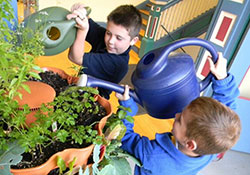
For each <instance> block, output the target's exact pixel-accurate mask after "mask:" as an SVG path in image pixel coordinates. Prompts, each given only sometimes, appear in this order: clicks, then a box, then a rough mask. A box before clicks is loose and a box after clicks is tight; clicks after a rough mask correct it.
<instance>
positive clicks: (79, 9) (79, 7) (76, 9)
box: [66, 3, 89, 30]
mask: <svg viewBox="0 0 250 175" xmlns="http://www.w3.org/2000/svg"><path fill="white" fill-rule="evenodd" d="M71 12H72V13H71V14H68V15H67V16H66V17H67V19H68V20H70V19H75V20H76V23H77V24H76V27H78V28H79V29H81V30H88V29H89V23H88V18H87V11H86V9H85V5H83V4H80V3H76V4H74V5H73V6H72V7H71Z"/></svg>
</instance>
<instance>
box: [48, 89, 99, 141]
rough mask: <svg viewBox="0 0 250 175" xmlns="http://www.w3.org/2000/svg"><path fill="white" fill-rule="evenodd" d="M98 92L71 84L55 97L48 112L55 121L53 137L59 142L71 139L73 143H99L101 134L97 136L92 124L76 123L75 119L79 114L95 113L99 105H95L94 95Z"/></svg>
mask: <svg viewBox="0 0 250 175" xmlns="http://www.w3.org/2000/svg"><path fill="white" fill-rule="evenodd" d="M97 94H98V90H97V89H95V88H90V87H77V86H71V87H69V88H68V89H66V90H65V91H64V92H62V93H60V95H59V96H58V97H57V98H55V100H54V101H53V102H52V103H51V106H54V107H55V110H54V111H53V112H51V113H50V114H49V116H50V117H52V118H53V122H56V125H57V126H56V128H57V129H56V130H55V131H54V132H53V133H52V134H53V137H54V138H57V139H58V140H59V141H61V142H65V141H73V142H74V143H78V144H82V143H83V141H85V142H87V143H94V144H100V143H102V136H98V132H97V130H95V129H93V125H95V124H97V123H96V122H94V123H92V124H91V125H88V126H84V125H77V123H76V120H77V118H78V117H79V114H91V115H95V114H96V115H97V114H98V113H99V112H100V111H99V106H98V105H95V103H96V102H95V98H94V96H95V95H97Z"/></svg>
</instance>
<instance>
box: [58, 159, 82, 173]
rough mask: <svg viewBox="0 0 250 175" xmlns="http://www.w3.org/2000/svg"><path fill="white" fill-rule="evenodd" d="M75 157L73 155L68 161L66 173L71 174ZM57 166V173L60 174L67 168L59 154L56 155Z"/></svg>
mask: <svg viewBox="0 0 250 175" xmlns="http://www.w3.org/2000/svg"><path fill="white" fill-rule="evenodd" d="M76 159H77V158H76V157H74V159H73V160H72V161H70V162H69V171H68V172H67V175H72V172H73V168H74V164H75V162H76ZM57 166H58V167H59V175H62V174H63V172H64V171H65V170H66V169H67V166H66V163H65V161H64V160H63V159H62V158H61V157H60V156H58V157H57Z"/></svg>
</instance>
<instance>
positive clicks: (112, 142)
mask: <svg viewBox="0 0 250 175" xmlns="http://www.w3.org/2000/svg"><path fill="white" fill-rule="evenodd" d="M118 108H119V110H118V112H117V113H116V114H112V116H111V117H109V119H108V121H107V123H106V125H105V128H104V131H105V132H104V133H105V134H104V136H105V139H104V144H105V146H106V151H105V155H104V159H103V160H102V161H101V162H100V157H99V154H100V145H95V148H94V152H93V160H94V163H93V165H92V166H91V167H87V168H85V170H84V172H83V170H82V169H81V168H80V170H79V175H117V174H119V175H132V170H131V167H130V165H129V162H128V159H130V160H132V161H133V162H134V163H135V164H137V165H138V166H142V165H141V163H140V161H139V160H137V159H136V158H135V157H133V156H132V155H130V154H128V153H126V152H125V151H123V150H122V149H121V148H120V146H121V139H122V137H123V136H124V134H125V131H126V130H124V128H125V126H124V124H123V122H122V120H128V121H130V122H133V121H134V119H133V118H132V117H131V116H127V112H131V109H130V108H125V107H123V106H119V107H118Z"/></svg>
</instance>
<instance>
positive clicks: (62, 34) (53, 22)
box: [23, 7, 91, 56]
mask: <svg viewBox="0 0 250 175" xmlns="http://www.w3.org/2000/svg"><path fill="white" fill-rule="evenodd" d="M85 8H86V10H87V15H89V13H90V12H91V9H90V8H89V7H85ZM69 13H71V12H70V11H69V10H67V9H65V8H62V7H48V8H45V9H42V10H40V11H38V12H36V13H33V14H32V15H30V16H28V17H27V18H25V19H24V21H23V22H24V27H28V28H31V29H32V30H33V31H37V30H39V31H41V33H42V37H43V42H44V52H45V55H46V56H50V55H56V54H58V53H61V52H63V51H64V50H66V49H67V48H69V47H70V46H71V45H72V44H73V42H74V41H75V38H76V27H75V24H76V22H75V20H74V19H71V20H67V18H66V16H67V15H68V14H69Z"/></svg>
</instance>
